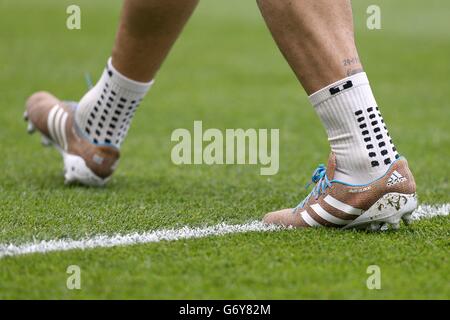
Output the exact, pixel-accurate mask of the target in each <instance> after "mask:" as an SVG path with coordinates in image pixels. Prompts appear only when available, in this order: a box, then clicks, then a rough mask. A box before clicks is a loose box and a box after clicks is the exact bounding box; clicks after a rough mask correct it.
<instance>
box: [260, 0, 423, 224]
mask: <svg viewBox="0 0 450 320" xmlns="http://www.w3.org/2000/svg"><path fill="white" fill-rule="evenodd" d="M258 5H259V7H260V9H261V12H262V14H263V16H264V19H265V20H266V23H267V25H268V27H269V29H270V31H271V32H272V35H273V37H274V38H275V41H276V42H277V44H278V46H279V48H280V50H281V51H282V53H283V55H284V56H285V57H286V59H287V61H288V63H289V64H290V66H291V67H292V69H293V70H294V72H295V74H296V75H297V77H298V79H299V80H300V82H301V84H302V85H303V87H304V88H305V90H306V92H307V93H308V94H309V95H310V101H311V103H312V104H313V105H314V107H315V109H316V112H317V114H318V115H319V117H320V119H321V121H322V123H323V125H324V127H325V128H326V130H327V134H328V139H329V142H330V145H331V150H332V155H331V157H330V160H329V165H328V169H325V167H319V168H318V169H317V170H316V172H315V173H314V175H313V179H312V180H313V182H314V183H316V186H315V188H314V189H313V191H312V193H311V194H310V196H308V197H307V198H306V199H305V200H304V201H302V202H301V203H300V205H299V206H298V207H297V208H296V209H295V210H282V211H278V212H275V213H271V214H269V215H267V216H266V217H265V221H266V222H270V223H279V224H287V225H296V226H321V225H324V226H336V227H350V226H355V227H357V226H362V227H367V226H370V222H374V223H373V225H372V227H374V228H378V227H380V226H382V223H392V224H394V225H397V224H398V221H399V219H400V218H401V217H402V216H408V214H410V212H411V211H412V210H413V209H414V208H415V206H416V197H415V182H414V178H413V176H412V174H411V172H410V171H409V169H408V166H407V163H406V160H405V159H403V158H401V157H400V156H399V155H398V153H397V151H396V148H395V146H394V144H393V143H392V140H391V137H390V135H389V132H388V130H387V126H386V124H385V123H384V120H383V118H382V116H381V112H380V110H379V108H378V106H377V104H376V101H375V98H374V96H373V94H372V91H371V88H370V85H369V82H368V79H367V76H366V74H365V73H364V72H363V69H362V65H361V62H360V60H359V56H358V52H357V49H356V46H355V41H354V34H353V21H352V10H351V5H350V1H349V0H333V1H329V0H294V1H289V0H258ZM376 208H382V210H381V211H380V210H378V211H377V210H376ZM398 208H400V209H398Z"/></svg>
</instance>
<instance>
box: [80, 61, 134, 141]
mask: <svg viewBox="0 0 450 320" xmlns="http://www.w3.org/2000/svg"><path fill="white" fill-rule="evenodd" d="M107 74H108V75H109V76H110V77H113V76H114V73H113V71H112V70H110V69H109V68H107ZM114 81H115V80H114V79H111V80H106V79H105V81H104V83H103V87H102V88H100V90H99V96H98V98H97V99H95V100H94V101H93V102H94V104H93V106H92V109H91V111H90V112H89V113H88V114H87V116H88V117H87V118H86V120H85V121H86V122H85V123H84V126H83V128H84V132H85V133H86V135H88V136H89V137H90V138H91V139H92V140H91V141H93V142H94V143H98V144H115V145H120V144H121V143H122V141H123V139H124V138H125V136H126V135H127V132H128V129H129V126H130V124H131V120H132V118H133V115H134V114H135V112H136V109H137V107H138V106H139V103H140V102H141V101H142V98H133V96H132V95H131V96H130V98H129V97H128V96H124V95H122V94H123V93H125V94H127V95H129V94H130V92H127V91H123V90H124V89H123V88H119V87H118V86H117V85H116V84H115V83H114Z"/></svg>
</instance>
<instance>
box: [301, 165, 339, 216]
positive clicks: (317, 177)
mask: <svg viewBox="0 0 450 320" xmlns="http://www.w3.org/2000/svg"><path fill="white" fill-rule="evenodd" d="M313 183H315V184H316V185H315V186H314V188H313V189H312V190H311V192H310V193H309V194H308V195H307V196H306V198H305V199H304V200H303V201H302V202H300V203H299V205H298V206H296V207H295V208H294V210H293V212H295V211H297V209H299V208H303V207H304V206H305V204H306V203H307V202H308V200H309V199H310V198H311V197H312V196H314V197H315V198H316V199H318V198H319V196H320V195H321V194H322V193H324V192H325V190H326V189H327V188H329V187H331V181H330V180H329V179H328V177H327V167H325V165H323V164H320V165H319V166H318V167H317V168H316V170H314V172H313V175H312V177H311V182H309V183H308V184H307V185H306V186H305V189H308V187H309V186H310V185H311V184H313Z"/></svg>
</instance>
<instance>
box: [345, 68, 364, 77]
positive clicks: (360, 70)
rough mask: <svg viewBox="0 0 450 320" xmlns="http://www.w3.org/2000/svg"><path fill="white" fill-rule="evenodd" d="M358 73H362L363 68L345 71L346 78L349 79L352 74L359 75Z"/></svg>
mask: <svg viewBox="0 0 450 320" xmlns="http://www.w3.org/2000/svg"><path fill="white" fill-rule="evenodd" d="M360 72H364V69H363V68H356V69H348V70H347V77H350V76H352V75H354V74H357V73H360Z"/></svg>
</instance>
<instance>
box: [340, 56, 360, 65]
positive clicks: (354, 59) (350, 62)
mask: <svg viewBox="0 0 450 320" xmlns="http://www.w3.org/2000/svg"><path fill="white" fill-rule="evenodd" d="M342 64H343V65H344V67H348V66H352V65H355V64H359V58H358V57H352V58H347V59H344V60H342Z"/></svg>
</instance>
